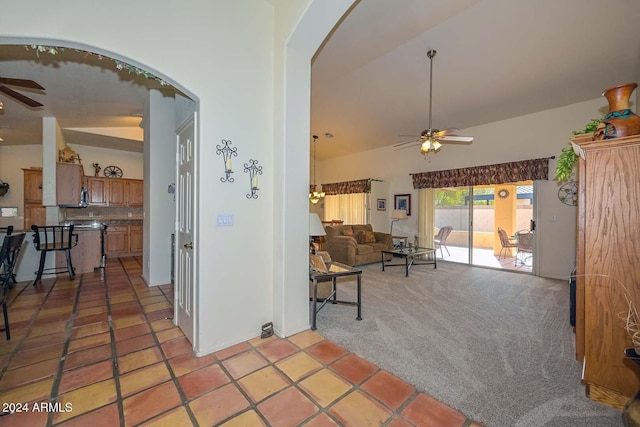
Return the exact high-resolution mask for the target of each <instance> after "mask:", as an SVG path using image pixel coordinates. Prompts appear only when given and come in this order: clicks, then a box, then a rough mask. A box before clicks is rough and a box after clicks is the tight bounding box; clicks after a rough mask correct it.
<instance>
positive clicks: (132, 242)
mask: <svg viewBox="0 0 640 427" xmlns="http://www.w3.org/2000/svg"><path fill="white" fill-rule="evenodd" d="M129 249H130V250H131V252H142V226H141V225H130V226H129Z"/></svg>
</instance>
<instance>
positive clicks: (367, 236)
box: [358, 230, 376, 243]
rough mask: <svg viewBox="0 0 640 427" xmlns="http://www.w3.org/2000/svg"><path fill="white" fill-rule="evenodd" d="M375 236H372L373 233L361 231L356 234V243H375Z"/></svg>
mask: <svg viewBox="0 0 640 427" xmlns="http://www.w3.org/2000/svg"><path fill="white" fill-rule="evenodd" d="M375 242H376V236H375V235H374V234H373V231H369V230H362V231H361V232H360V233H359V234H358V243H375Z"/></svg>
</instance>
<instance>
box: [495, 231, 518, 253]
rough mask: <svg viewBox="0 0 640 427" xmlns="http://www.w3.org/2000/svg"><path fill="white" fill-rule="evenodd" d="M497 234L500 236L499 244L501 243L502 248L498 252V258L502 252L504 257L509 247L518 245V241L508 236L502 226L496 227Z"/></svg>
mask: <svg viewBox="0 0 640 427" xmlns="http://www.w3.org/2000/svg"><path fill="white" fill-rule="evenodd" d="M498 236H499V237H500V245H502V248H501V249H500V253H499V254H498V259H501V257H502V253H503V252H504V254H505V255H504V256H505V258H506V257H507V253H509V251H510V249H511V248H517V247H518V241H517V240H516V239H515V238H514V237H509V235H508V234H507V232H506V231H504V229H503V228H502V227H498Z"/></svg>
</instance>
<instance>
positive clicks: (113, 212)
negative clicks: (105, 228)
mask: <svg viewBox="0 0 640 427" xmlns="http://www.w3.org/2000/svg"><path fill="white" fill-rule="evenodd" d="M143 217H144V208H142V207H117V208H116V207H104V206H88V207H86V208H61V209H60V212H59V219H60V222H64V221H68V220H87V219H93V220H100V221H105V220H115V219H131V220H135V219H143Z"/></svg>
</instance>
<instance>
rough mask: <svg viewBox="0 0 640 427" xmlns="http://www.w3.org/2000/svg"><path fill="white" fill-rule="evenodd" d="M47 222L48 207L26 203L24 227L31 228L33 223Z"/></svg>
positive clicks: (42, 223) (41, 223)
mask: <svg viewBox="0 0 640 427" xmlns="http://www.w3.org/2000/svg"><path fill="white" fill-rule="evenodd" d="M46 223H47V208H45V207H44V206H42V205H41V206H38V205H24V229H25V230H31V226H32V225H44V224H46Z"/></svg>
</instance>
